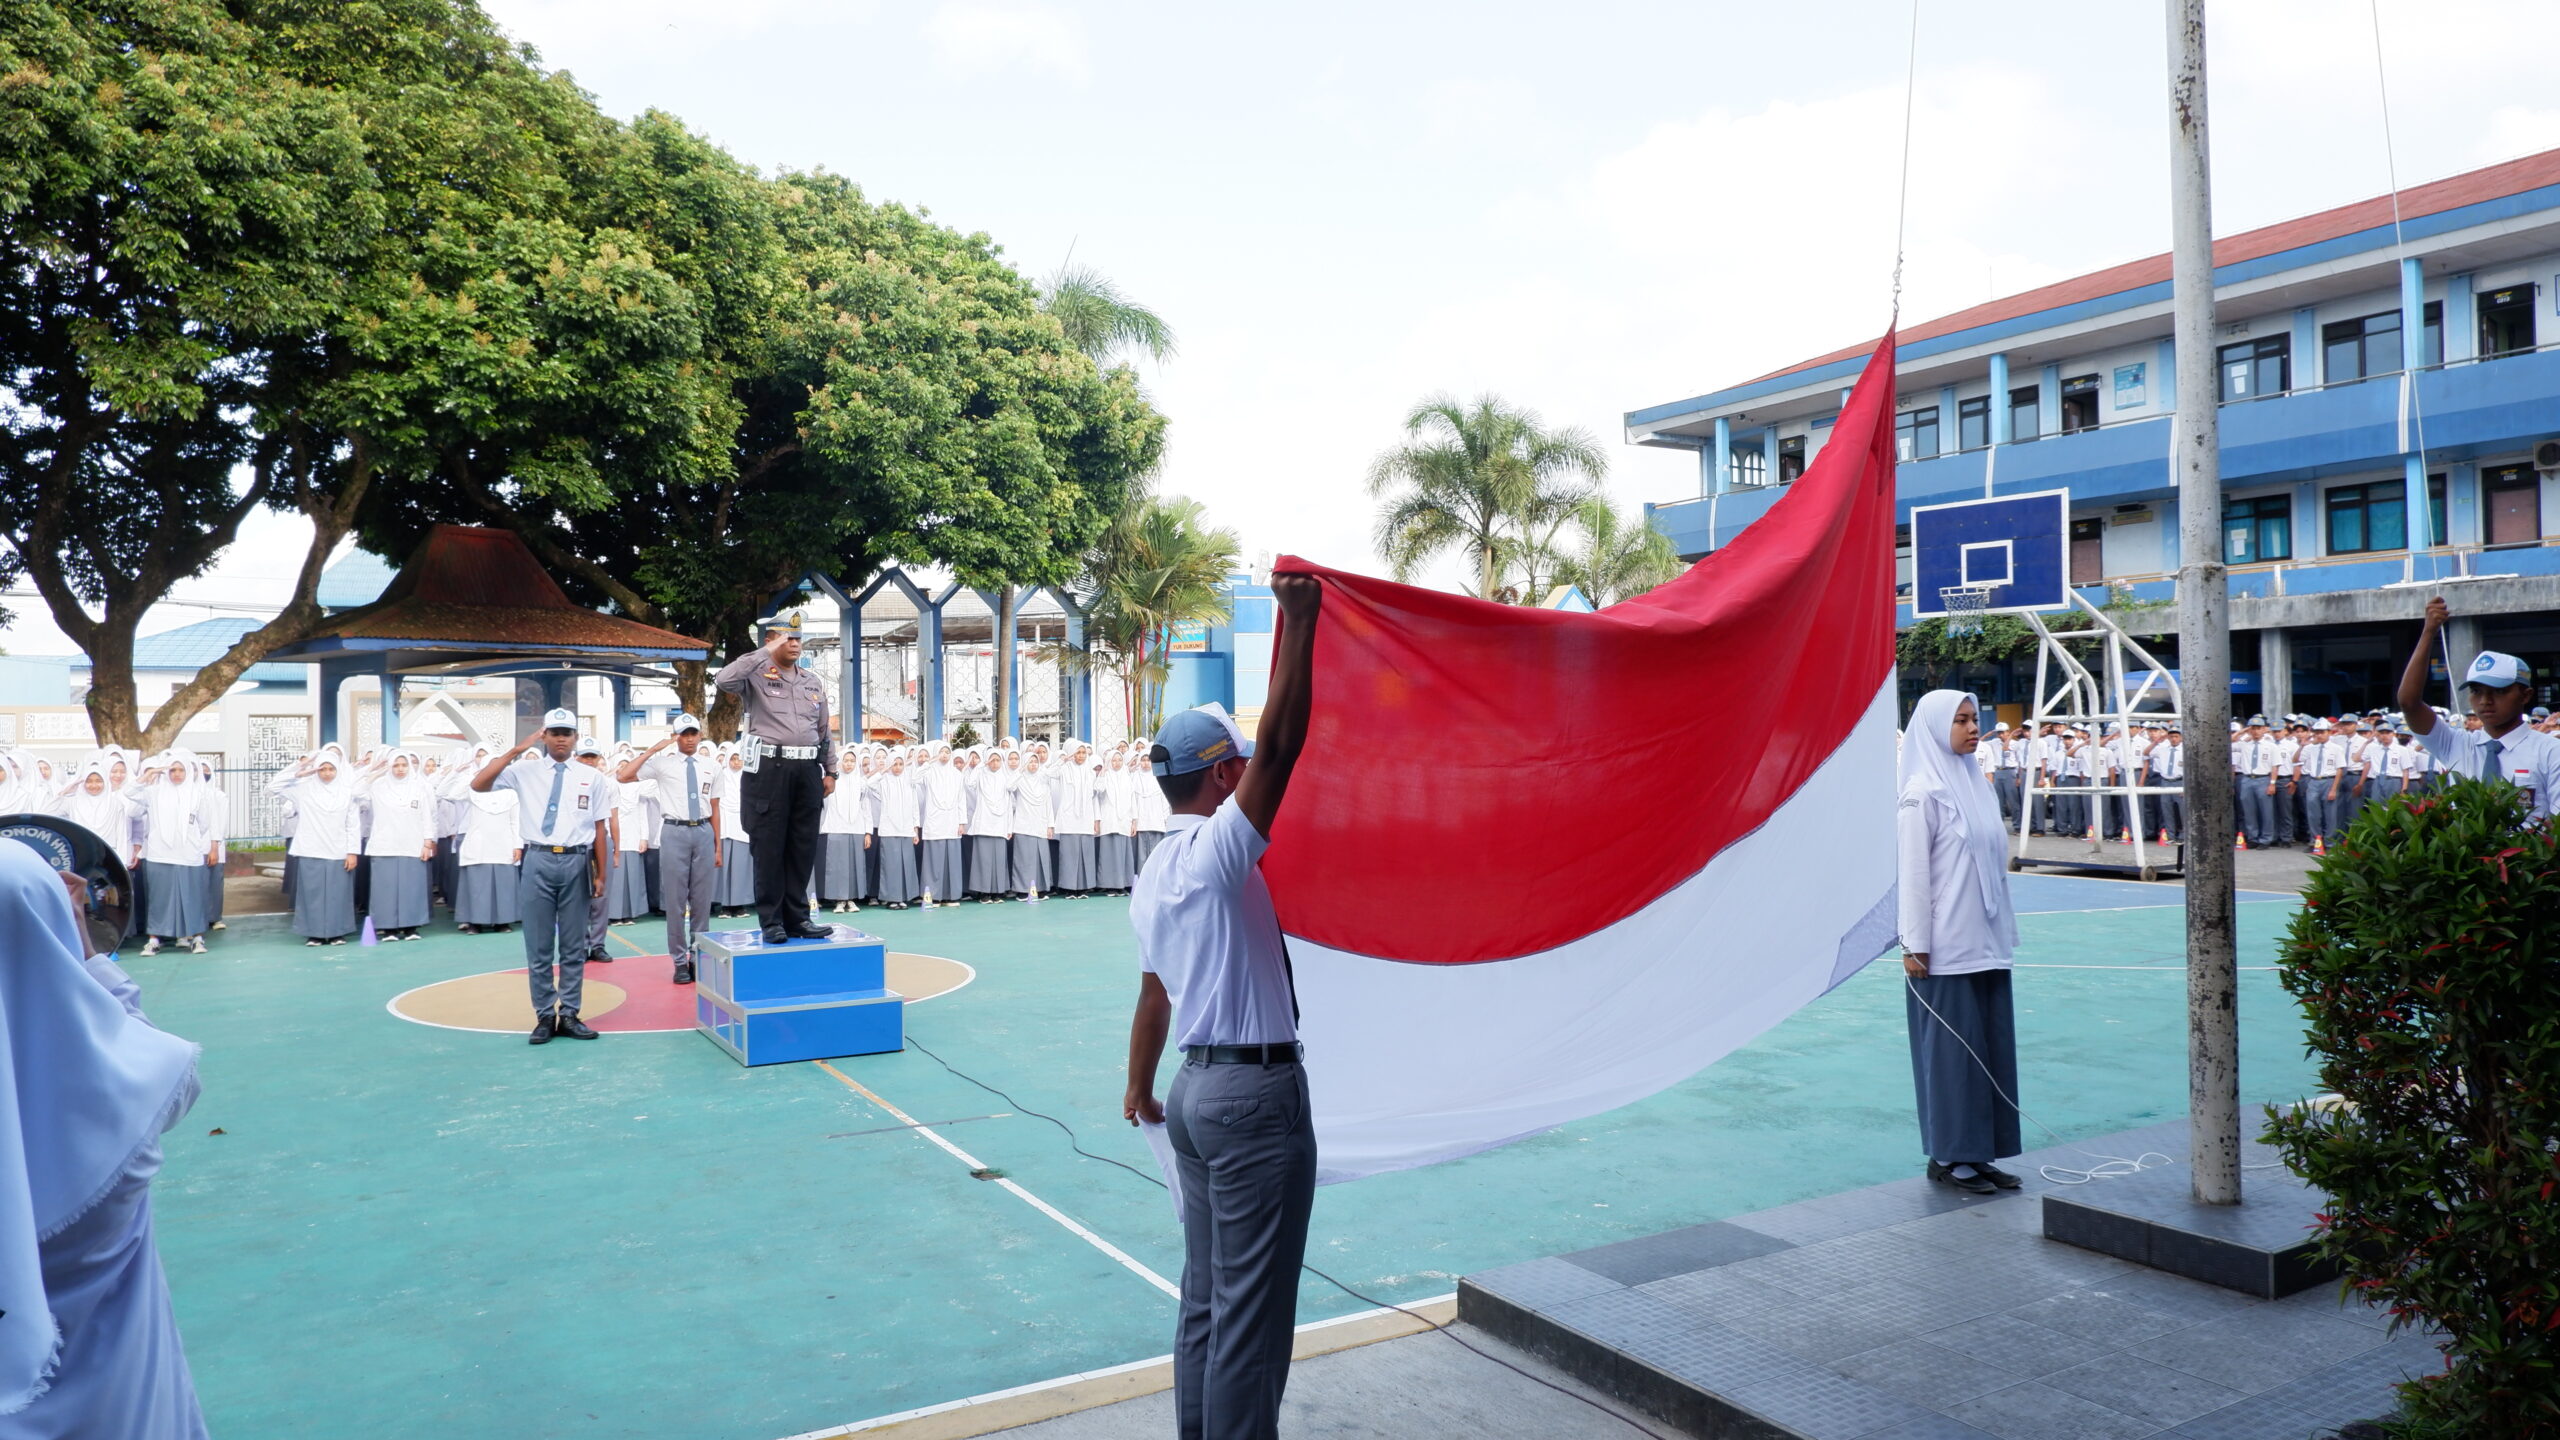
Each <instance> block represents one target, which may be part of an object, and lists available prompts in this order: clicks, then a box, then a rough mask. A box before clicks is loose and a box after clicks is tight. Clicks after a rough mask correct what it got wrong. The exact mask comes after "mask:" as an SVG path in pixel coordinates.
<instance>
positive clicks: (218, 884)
mask: <svg viewBox="0 0 2560 1440" xmlns="http://www.w3.org/2000/svg"><path fill="white" fill-rule="evenodd" d="M194 763H195V767H196V790H197V793H198V797H199V798H198V799H197V802H196V817H197V820H198V822H199V823H200V824H201V825H202V827H203V830H204V836H205V839H206V840H207V841H208V842H209V843H210V845H211V846H212V849H211V851H210V853H209V854H208V855H207V856H206V859H207V861H208V862H209V863H208V864H207V865H206V867H205V874H204V918H205V928H206V929H207V930H227V929H229V928H230V927H229V926H227V925H225V924H223V923H222V898H223V897H222V873H223V870H224V868H225V862H227V861H228V860H229V859H230V858H231V797H230V796H229V795H228V794H226V793H224V791H223V788H222V782H221V781H220V780H219V779H218V778H216V776H215V774H214V770H213V762H212V761H210V760H204V759H198V760H197V761H195V762H194Z"/></svg>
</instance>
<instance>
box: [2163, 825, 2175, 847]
mask: <svg viewBox="0 0 2560 1440" xmlns="http://www.w3.org/2000/svg"><path fill="white" fill-rule="evenodd" d="M2160 843H2161V844H2163V845H2174V844H2176V843H2177V842H2176V841H2174V840H2171V839H2170V838H2169V827H2168V826H2166V825H2163V826H2161V827H2160Z"/></svg>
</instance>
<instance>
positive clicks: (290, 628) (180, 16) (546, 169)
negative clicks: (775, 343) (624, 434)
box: [0, 0, 696, 748]
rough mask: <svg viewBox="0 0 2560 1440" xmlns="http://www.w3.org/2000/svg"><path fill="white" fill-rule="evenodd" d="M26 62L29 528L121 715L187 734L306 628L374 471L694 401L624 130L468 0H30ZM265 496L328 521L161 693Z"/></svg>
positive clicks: (15, 325)
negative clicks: (154, 702)
mask: <svg viewBox="0 0 2560 1440" xmlns="http://www.w3.org/2000/svg"><path fill="white" fill-rule="evenodd" d="M0 75H5V77H6V78H5V79H0V175H5V176H7V177H8V178H6V179H0V315H5V316H6V317H7V318H6V319H5V321H0V347H5V349H0V381H5V384H6V386H7V390H8V394H7V397H6V398H7V399H8V401H9V402H10V404H9V409H8V412H7V447H6V449H5V451H0V464H5V466H6V467H7V468H6V471H5V477H6V480H7V482H8V483H7V485H6V487H5V493H0V533H5V535H6V537H7V539H8V541H9V544H10V551H11V554H10V556H9V563H10V564H11V565H13V566H23V567H24V568H25V570H26V572H27V573H28V575H29V576H30V577H31V578H32V579H33V580H34V582H35V584H36V587H37V589H38V591H39V592H40V593H41V594H42V595H43V596H44V599H45V601H46V603H47V606H48V608H49V609H50V610H51V612H52V614H53V617H54V619H55V621H56V623H57V624H59V625H60V626H61V627H62V628H63V629H64V631H65V632H66V633H68V634H70V635H71V636H72V637H73V639H74V640H75V641H76V642H77V643H79V644H80V646H81V647H82V649H83V650H84V651H86V652H87V653H88V655H89V657H90V660H91V662H92V675H93V681H92V688H91V691H90V695H89V700H88V704H89V710H90V715H91V719H92V722H93V724H94V726H95V728H96V729H97V730H98V731H99V733H100V734H101V735H103V736H106V737H108V738H111V739H115V740H119V741H122V742H125V743H136V744H140V745H143V746H145V747H146V748H150V747H156V746H159V745H163V744H166V743H168V741H169V740H170V739H171V738H172V737H174V735H175V733H176V731H177V730H178V728H179V727H180V726H182V725H183V724H184V723H185V721H186V719H187V718H188V717H189V716H190V715H192V714H194V713H195V712H196V711H197V710H199V709H201V708H202V707H203V706H204V705H206V704H209V703H211V702H212V701H213V700H215V699H217V698H218V697H219V696H220V695H221V694H222V693H223V692H224V691H225V690H226V689H227V688H228V687H229V686H230V684H231V683H232V682H233V681H234V680H235V679H236V678H237V677H238V676H239V674H240V673H241V672H242V671H243V670H245V669H246V668H247V667H248V666H249V665H250V664H252V663H255V662H256V661H257V660H258V659H260V658H262V657H263V656H265V655H266V654H268V653H269V652H271V651H272V650H273V649H275V648H276V647H278V646H280V645H283V644H286V643H289V642H291V641H293V640H296V639H299V638H301V637H302V636H303V635H305V634H307V633H309V630H310V628H311V626H312V625H313V624H314V623H315V622H316V621H317V620H318V619H319V617H320V611H319V607H318V605H317V603H316V600H315V598H314V594H315V591H316V588H317V585H318V581H319V576H320V572H321V569H322V567H323V566H324V565H325V564H326V562H327V559H328V556H329V554H330V553H331V551H332V550H334V549H335V547H336V546H337V544H338V543H339V541H340V540H341V539H343V538H344V537H345V536H346V535H347V534H348V532H349V531H350V529H351V528H353V526H354V525H355V524H356V522H357V519H358V515H359V512H360V511H361V509H362V508H363V507H364V505H365V503H366V500H367V497H368V496H369V495H370V494H372V493H374V491H375V490H376V488H377V486H378V485H381V484H384V483H397V482H398V480H399V479H400V478H402V477H404V476H406V475H409V474H413V473H415V472H416V471H417V470H418V469H420V468H421V467H422V466H423V465H424V464H427V463H430V462H431V461H432V460H433V459H434V458H436V457H438V456H439V455H440V454H441V453H442V447H443V445H444V444H445V443H446V442H447V440H448V438H449V437H450V435H451V434H452V433H453V432H454V431H456V430H475V431H476V430H481V429H500V428H504V427H506V426H509V425H514V426H523V425H525V424H527V423H529V422H528V420H527V417H528V415H538V416H539V417H540V419H539V423H542V424H545V425H548V426H550V427H551V429H550V430H549V432H548V433H549V434H550V435H552V436H553V437H555V440H556V439H557V437H561V436H582V435H587V434H592V433H596V432H597V431H598V430H599V429H606V428H609V427H601V426H599V425H598V424H597V423H596V422H595V421H594V420H593V419H592V416H593V415H594V414H595V413H596V412H597V411H598V410H603V411H606V412H607V413H621V414H630V413H635V412H641V411H648V412H651V413H666V412H667V411H669V410H672V411H673V412H674V413H677V414H682V413H684V411H683V406H682V403H681V402H682V400H683V398H684V396H685V393H686V392H685V388H684V387H683V386H682V385H681V384H677V383H672V382H674V381H677V380H680V379H682V378H683V377H682V374H681V367H680V363H678V362H673V361H670V360H669V359H668V358H667V357H668V356H669V354H670V353H671V352H673V351H678V350H681V349H682V348H683V344H684V337H683V336H682V335H681V334H673V335H671V334H670V332H671V331H678V330H681V329H682V327H683V326H684V325H686V324H690V323H696V322H694V321H693V319H692V316H691V315H690V312H689V311H688V309H687V305H686V303H685V302H686V300H687V297H686V296H685V294H684V293H683V292H682V290H681V287H680V286H677V285H676V284H675V283H674V282H673V281H672V280H671V279H670V277H667V276H665V275H663V274H661V273H659V272H657V271H656V270H655V269H654V267H653V266H652V265H651V264H650V262H649V258H648V256H647V254H646V252H645V250H643V249H640V248H639V247H635V246H630V245H626V244H624V243H622V241H621V237H619V236H617V235H616V234H614V233H612V232H611V231H610V230H607V229H604V228H601V227H598V226H596V225H594V224H592V223H590V222H589V221H588V219H587V217H585V216H584V215H582V214H581V213H579V211H578V209H577V208H576V207H574V206H573V205H571V204H570V201H571V199H572V197H574V196H576V195H578V194H580V193H582V192H583V191H584V190H585V189H588V188H591V187H590V186H589V185H588V184H587V183H586V177H585V176H584V175H583V173H582V167H583V164H584V157H586V156H587V155H589V154H591V153H594V152H597V151H599V150H609V148H610V143H609V142H610V141H611V139H612V137H613V136H614V134H615V127H613V126H612V125H611V123H610V122H609V121H606V120H604V119H603V117H601V116H600V115H598V114H597V113H596V111H595V109H594V107H593V105H592V104H591V103H590V102H588V101H587V99H586V97H584V96H583V95H581V94H579V93H578V92H577V91H576V90H575V89H574V88H573V87H571V86H569V85H567V84H566V83H565V82H563V81H561V80H559V79H557V78H556V77H552V76H547V75H544V74H543V73H542V72H541V71H540V70H539V69H538V68H537V67H536V66H534V65H533V64H532V63H531V60H530V58H529V57H528V56H526V55H525V54H523V53H521V52H520V51H518V50H517V49H515V48H514V47H513V46H511V45H510V44H509V42H508V41H507V40H506V38H505V37H504V36H503V35H501V34H499V33H498V32H497V31H496V29H495V28H494V27H493V26H491V25H490V23H489V22H488V20H487V18H486V17H485V16H483V15H482V14H481V13H480V12H479V11H478V10H477V9H476V8H475V7H473V6H472V5H470V4H468V3H464V0H368V3H363V4H338V3H331V0H234V3H229V4H222V3H214V0H143V3H138V4H134V5H130V6H120V7H104V6H95V5H82V4H76V3H60V0H27V3H22V4H19V5H16V6H11V7H8V8H6V9H5V10H0ZM599 382H602V383H599ZM524 468H525V469H526V470H527V471H528V472H529V473H532V474H534V475H536V476H537V477H538V479H539V482H540V483H543V484H547V485H553V486H558V487H562V488H570V487H574V486H576V485H578V484H579V483H581V482H582V481H583V480H585V479H586V477H587V475H588V474H589V473H590V472H591V471H592V469H593V465H592V462H591V460H590V459H589V458H588V457H586V456H584V455H583V454H582V453H580V447H579V446H578V445H577V444H576V443H574V442H568V441H562V442H559V443H555V444H554V445H553V446H552V447H550V448H549V449H546V450H544V451H542V452H541V453H539V454H536V455H534V456H531V457H529V458H528V459H527V461H526V462H525V465H524ZM259 506H269V507H273V508H277V509H282V510H289V511H297V512H299V513H300V514H302V515H303V516H305V517H306V518H307V519H308V520H309V521H310V522H311V525H312V529H313V537H312V541H311V543H310V545H309V547H308V549H307V550H306V553H305V554H304V556H303V557H302V563H301V566H300V572H299V575H298V579H297V584H296V588H295V590H294V593H293V595H292V597H291V599H290V601H289V603H288V604H287V606H286V607H285V609H284V610H283V612H282V613H281V614H279V615H278V616H277V617H276V618H275V619H274V620H273V621H271V622H269V623H268V624H266V625H264V626H261V627H259V628H258V629H256V630H253V631H251V632H249V633H248V634H247V635H245V636H243V637H242V638H241V640H240V641H239V642H238V643H237V644H235V645H234V646H233V647H232V648H231V650H230V652H229V653H227V654H226V655H224V656H223V657H222V658H221V659H220V660H218V661H217V662H216V663H214V664H213V665H210V666H207V667H206V668H205V669H204V670H203V671H201V672H200V673H199V674H198V675H197V676H196V677H194V679H193V680H191V681H190V682H189V683H188V684H186V685H185V686H182V687H181V688H180V689H179V690H178V691H177V693H176V694H174V695H173V696H172V697H171V699H170V700H169V701H168V702H167V703H165V704H163V705H162V706H161V707H160V708H159V710H158V711H157V712H156V713H155V714H154V715H153V716H152V717H151V719H150V721H149V722H148V724H147V725H146V724H144V723H143V722H142V720H141V718H140V716H139V715H138V714H137V713H136V706H135V704H134V691H133V682H132V670H131V655H132V641H133V636H134V632H135V628H136V626H137V624H138V623H139V621H140V619H141V617H142V615H143V613H144V612H145V611H147V610H148V609H149V608H150V606H151V605H152V604H154V603H156V602H157V601H159V600H160V599H162V598H163V597H165V596H166V595H167V594H168V592H169V590H170V588H171V586H172V585H173V584H174V583H175V582H177V581H178V580H181V579H184V578H186V577H188V576H190V575H194V574H198V573H201V572H202V571H203V570H204V569H205V568H206V567H208V566H209V565H210V564H212V563H213V561H214V559H215V558H216V557H217V556H218V555H219V554H220V552H221V551H222V550H223V549H224V548H225V547H227V546H228V545H229V544H230V543H231V542H232V541H233V540H234V538H236V535H237V531H238V526H239V524H240V522H241V521H242V520H243V519H244V518H245V517H246V516H247V515H248V514H250V513H251V512H253V511H254V510H255V509H256V508H258V507H259ZM93 611H94V613H93Z"/></svg>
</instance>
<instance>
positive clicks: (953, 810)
mask: <svg viewBox="0 0 2560 1440" xmlns="http://www.w3.org/2000/svg"><path fill="white" fill-rule="evenodd" d="M916 808H917V812H918V813H917V817H916V818H917V833H918V834H919V835H921V836H922V837H923V841H922V844H923V850H922V853H921V854H919V855H918V856H917V861H918V863H919V864H920V865H921V866H922V867H923V874H922V875H921V876H920V877H919V879H918V884H919V885H920V886H921V888H922V889H923V892H924V897H925V898H926V899H928V900H931V901H934V902H935V903H937V904H942V905H957V904H959V903H960V899H961V897H962V896H964V895H966V894H968V893H969V864H968V858H967V857H966V856H965V855H963V854H962V853H961V851H962V850H963V849H964V848H965V847H966V846H967V845H968V843H969V842H968V839H967V838H966V837H967V835H968V830H967V826H968V821H969V786H968V784H967V782H966V781H965V780H964V779H963V778H962V776H961V771H960V767H959V765H958V764H957V763H956V762H955V761H954V760H953V759H952V755H951V747H950V746H949V745H948V744H945V743H941V742H936V743H935V745H934V747H933V750H932V753H931V754H930V755H929V756H928V757H927V761H926V764H925V767H924V775H923V777H922V779H921V780H920V782H919V784H918V785H917V790H916Z"/></svg>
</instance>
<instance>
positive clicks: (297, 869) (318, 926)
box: [267, 745, 364, 945]
mask: <svg viewBox="0 0 2560 1440" xmlns="http://www.w3.org/2000/svg"><path fill="white" fill-rule="evenodd" d="M267 788H268V789H270V790H273V791H275V792H276V793H277V794H279V795H282V796H284V797H285V798H286V799H287V800H289V801H291V802H292V804H293V808H294V819H295V824H294V831H293V839H292V840H291V841H290V842H289V843H288V844H287V845H286V846H285V859H286V861H287V863H288V864H290V865H291V866H292V870H293V933H295V934H296V935H299V936H301V937H303V942H302V943H304V944H306V945H344V944H346V943H347V937H348V936H349V935H352V934H354V933H355V929H356V856H357V853H358V851H359V849H360V848H361V847H362V846H363V844H364V837H363V835H362V833H361V829H360V827H361V824H362V821H361V817H359V815H358V814H357V812H356V787H355V781H354V778H353V777H351V776H350V775H348V774H347V760H346V755H345V753H344V752H342V751H340V750H339V749H338V747H337V746H335V745H323V746H321V747H320V749H319V750H318V751H316V752H314V753H313V754H311V755H309V756H307V757H305V758H304V759H303V760H302V761H301V762H300V763H298V764H297V765H295V766H294V768H292V769H291V770H288V771H286V772H285V773H283V774H281V775H279V776H277V777H276V778H275V779H273V780H270V781H268V782H267Z"/></svg>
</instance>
